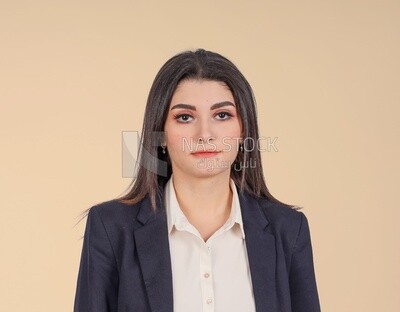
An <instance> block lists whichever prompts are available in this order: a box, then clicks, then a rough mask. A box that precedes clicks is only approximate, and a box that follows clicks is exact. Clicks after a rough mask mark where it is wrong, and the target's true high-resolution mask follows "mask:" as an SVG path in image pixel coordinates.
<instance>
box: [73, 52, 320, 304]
mask: <svg viewBox="0 0 400 312" xmlns="http://www.w3.org/2000/svg"><path fill="white" fill-rule="evenodd" d="M258 139H259V135H258V126H257V117H256V111H255V100H254V98H253V93H252V89H251V87H250V85H249V84H248V82H247V80H246V79H245V77H243V75H242V74H241V73H240V71H239V70H238V69H237V68H236V67H235V65H234V64H232V63H231V62H230V61H229V60H227V59H226V58H224V57H223V56H221V55H219V54H216V53H213V52H210V51H205V50H202V49H200V50H196V51H195V52H190V51H188V52H183V53H180V54H178V55H176V56H174V57H172V58H171V59H170V60H168V61H167V63H166V64H165V65H164V66H163V67H162V68H161V70H160V71H159V73H158V74H157V76H156V78H155V80H154V83H153V85H152V87H151V90H150V94H149V97H148V101H147V106H146V111H145V117H144V124H143V129H142V136H141V148H140V151H139V154H140V160H139V162H140V166H139V168H138V171H137V175H136V176H137V177H136V179H135V180H134V181H133V183H132V187H131V189H130V191H129V192H128V194H126V195H125V196H123V197H121V198H118V199H114V200H110V201H108V202H104V203H101V204H98V205H96V206H94V207H92V208H91V209H90V210H89V214H88V219H87V225H86V231H85V237H84V244H83V250H82V258H81V265H80V270H79V276H78V285H77V291H76V297H75V307H74V311H75V312H89V311H90V312H92V311H93V312H114V311H115V312H116V311H118V312H122V311H123V312H128V311H175V312H181V311H184V312H187V311H217V312H225V311H240V312H250V311H257V312H260V311H266V312H275V311H276V312H278V311H280V312H289V311H291V312H314V311H320V307H319V300H318V293H317V287H316V282H315V275H314V267H313V258H312V247H311V241H310V233H309V228H308V223H307V219H306V217H305V216H304V214H303V213H302V212H299V211H297V210H296V209H294V208H295V207H293V206H289V205H286V204H283V203H281V202H280V201H278V200H277V199H275V198H274V197H273V196H272V195H271V194H270V193H269V191H268V189H267V187H266V185H265V182H264V178H263V170H262V165H261V158H260V149H259V145H258V144H257V142H258Z"/></svg>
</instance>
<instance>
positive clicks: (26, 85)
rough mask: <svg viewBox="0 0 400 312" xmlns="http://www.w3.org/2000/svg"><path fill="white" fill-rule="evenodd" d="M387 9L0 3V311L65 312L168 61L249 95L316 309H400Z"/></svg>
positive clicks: (392, 5) (342, 4)
mask: <svg viewBox="0 0 400 312" xmlns="http://www.w3.org/2000/svg"><path fill="white" fill-rule="evenodd" d="M399 9H400V3H399V1H379V0H375V1H355V0H346V1H344V0H343V1H337V0H335V1H334V0H331V1H321V0H320V1H317V0H309V1H298V0H296V1H295V0H290V1H289V0H288V1H246V2H245V1H232V0H230V1H227V0H213V1H196V2H194V1H193V2H191V1H175V0H174V1H172V0H170V1H134V0H130V1H105V0H97V1H93V0H92V1H76V0H73V1H71V0H70V1H49V0H47V1H44V0H38V1H11V0H3V1H1V3H0V105H1V114H0V140H1V141H0V142H1V152H0V194H1V196H0V209H1V210H0V250H1V251H0V255H1V256H0V293H1V299H0V310H1V311H18V312H19V311H21V312H26V311H32V312H44V311H49V312H50V311H51V312H53V311H61V312H63V311H72V305H73V299H74V292H75V287H76V278H77V271H78V265H79V259H80V252H81V245H82V240H81V239H80V238H81V236H82V234H83V230H84V222H81V223H79V224H78V225H77V226H74V225H75V223H76V222H77V221H78V219H79V214H80V213H81V212H82V211H83V210H84V209H86V208H88V207H90V206H92V205H93V204H95V203H97V202H100V201H103V200H108V199H111V198H113V197H115V196H117V195H119V194H121V193H122V192H123V191H124V190H125V188H126V187H127V186H128V184H129V182H130V180H129V179H126V178H125V179H124V178H122V174H121V168H122V167H121V132H122V131H128V130H140V128H141V120H142V116H143V110H144V105H145V100H146V97H147V93H148V91H149V87H150V85H151V83H152V80H153V78H154V76H155V74H156V72H157V70H158V69H159V68H160V66H161V65H162V64H163V63H164V62H165V61H166V60H167V59H168V58H169V57H171V56H172V55H174V54H176V53H178V52H180V51H182V50H186V49H193V48H197V47H203V48H206V49H210V50H214V51H217V52H219V53H221V54H223V55H225V56H227V57H229V58H230V59H231V60H232V61H233V62H234V63H235V64H236V65H237V66H238V67H239V68H240V69H241V70H242V71H243V73H244V74H245V76H246V77H247V78H248V80H249V81H250V83H251V84H252V86H253V88H254V91H255V95H256V97H257V100H258V110H259V118H260V128H261V129H260V130H261V134H262V135H264V136H270V137H275V136H277V137H278V140H277V147H278V152H270V153H264V154H263V157H264V163H265V174H266V178H267V183H268V186H269V188H270V190H271V192H272V193H273V194H274V195H275V196H276V197H278V198H279V199H281V200H283V201H285V202H288V203H292V204H297V205H301V206H303V207H304V209H303V211H304V213H305V214H306V215H307V217H308V219H309V222H310V226H311V234H312V239H313V246H314V258H315V266H316V274H317V279H318V286H319V292H320V300H321V305H322V308H323V311H325V312H342V311H351V312H353V311H360V312H376V311H384V312H396V311H400V296H399V295H398V294H399V293H400V230H399V218H400V212H399V208H400V207H399V200H398V194H399V179H400V175H399V164H398V161H399V159H400V157H399V156H400V149H399V132H400V131H399V125H398V123H399V113H400V110H399V104H400V103H399V100H400V91H399V90H400V88H399V82H400V79H399V71H400V62H399V55H400V44H399V38H400V36H399V30H400V14H399V13H400V10H399Z"/></svg>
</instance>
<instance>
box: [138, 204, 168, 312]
mask: <svg viewBox="0 0 400 312" xmlns="http://www.w3.org/2000/svg"><path fill="white" fill-rule="evenodd" d="M157 200H158V202H157V208H158V210H157V213H156V214H155V215H154V213H153V212H152V210H151V206H150V201H149V199H148V197H146V198H145V199H144V200H143V201H142V203H141V207H140V211H139V213H138V216H137V220H138V221H139V222H140V224H138V223H139V222H137V223H136V229H135V230H134V233H135V234H134V236H135V243H136V249H137V252H138V257H139V262H140V267H141V269H142V274H143V279H144V283H145V285H146V290H147V295H148V298H149V302H150V308H151V311H154V312H155V311H157V312H172V311H173V293H172V291H173V290H172V268H171V258H170V250H169V241H168V228H167V218H166V214H165V208H164V204H163V203H162V200H160V197H159V198H158V199H157Z"/></svg>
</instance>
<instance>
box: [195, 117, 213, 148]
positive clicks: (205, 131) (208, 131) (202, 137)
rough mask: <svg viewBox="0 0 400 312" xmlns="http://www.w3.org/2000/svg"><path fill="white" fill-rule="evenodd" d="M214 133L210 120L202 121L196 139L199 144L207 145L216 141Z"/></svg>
mask: <svg viewBox="0 0 400 312" xmlns="http://www.w3.org/2000/svg"><path fill="white" fill-rule="evenodd" d="M213 132H214V131H213V129H212V126H211V125H210V122H209V121H208V120H202V121H201V122H199V124H198V129H197V135H196V138H195V139H197V141H198V142H199V143H200V141H201V143H204V144H207V143H209V141H211V140H214V139H215V135H214V133H213Z"/></svg>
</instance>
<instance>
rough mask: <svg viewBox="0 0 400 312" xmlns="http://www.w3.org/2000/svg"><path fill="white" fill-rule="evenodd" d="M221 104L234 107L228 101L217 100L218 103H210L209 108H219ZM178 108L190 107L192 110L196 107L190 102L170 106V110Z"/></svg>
mask: <svg viewBox="0 0 400 312" xmlns="http://www.w3.org/2000/svg"><path fill="white" fill-rule="evenodd" d="M223 106H233V107H235V104H233V103H232V102H230V101H224V102H219V103H215V104H213V105H211V107H210V110H213V109H217V108H220V107H223ZM178 108H184V109H190V110H193V111H195V110H196V107H195V106H194V105H190V104H176V105H174V106H172V107H171V110H173V109H178Z"/></svg>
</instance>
